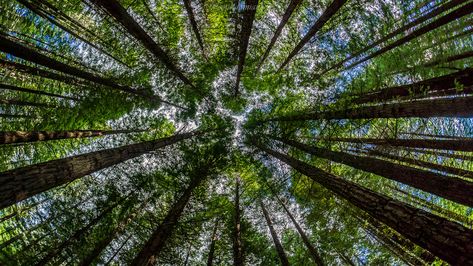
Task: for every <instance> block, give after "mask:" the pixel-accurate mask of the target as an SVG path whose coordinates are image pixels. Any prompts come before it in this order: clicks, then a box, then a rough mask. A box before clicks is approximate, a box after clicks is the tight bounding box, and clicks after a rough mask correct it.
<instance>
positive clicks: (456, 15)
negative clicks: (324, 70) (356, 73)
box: [346, 3, 473, 69]
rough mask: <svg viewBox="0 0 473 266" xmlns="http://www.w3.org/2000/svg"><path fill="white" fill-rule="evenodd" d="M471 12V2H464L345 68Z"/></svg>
mask: <svg viewBox="0 0 473 266" xmlns="http://www.w3.org/2000/svg"><path fill="white" fill-rule="evenodd" d="M471 12H473V3H469V4H466V5H464V6H462V7H460V8H457V9H455V10H453V11H452V12H450V13H448V14H446V15H444V16H442V17H440V18H438V19H437V20H434V21H432V22H430V23H429V24H427V25H425V26H423V27H421V28H419V29H417V30H415V31H413V32H411V33H410V34H408V35H406V36H405V37H402V38H400V39H399V40H397V41H395V42H393V43H391V44H389V45H386V46H385V47H383V48H381V49H379V50H378V51H376V52H373V53H372V54H370V55H368V56H366V57H364V58H362V59H360V60H358V61H356V62H354V63H352V64H351V65H349V66H348V67H347V68H346V69H351V68H353V67H355V66H357V65H359V64H361V63H363V62H366V61H368V60H370V59H372V58H374V57H376V56H378V55H381V54H384V53H386V52H388V51H390V50H392V49H394V48H396V47H398V46H400V45H403V44H405V43H407V42H409V41H411V40H413V39H415V38H418V37H420V36H422V35H424V34H426V33H427V32H430V31H432V30H435V29H437V28H439V27H441V26H443V25H445V24H448V23H450V22H452V21H454V20H457V19H459V18H461V17H464V16H466V15H469V14H470V13H471Z"/></svg>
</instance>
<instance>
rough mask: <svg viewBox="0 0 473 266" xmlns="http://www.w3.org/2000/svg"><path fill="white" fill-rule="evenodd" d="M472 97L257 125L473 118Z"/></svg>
mask: <svg viewBox="0 0 473 266" xmlns="http://www.w3.org/2000/svg"><path fill="white" fill-rule="evenodd" d="M471 106H473V96H467V97H458V98H446V99H427V100H420V101H412V102H403V103H389V104H383V105H375V106H364V107H357V108H348V109H346V110H341V111H325V112H313V113H305V114H294V115H283V116H279V117H274V118H270V119H266V120H260V121H258V123H260V124H261V123H264V122H269V121H285V122H292V121H304V120H319V119H326V120H335V119H372V118H409V117H418V118H429V117H464V118H469V117H473V110H472V109H471Z"/></svg>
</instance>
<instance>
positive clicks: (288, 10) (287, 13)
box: [258, 0, 302, 72]
mask: <svg viewBox="0 0 473 266" xmlns="http://www.w3.org/2000/svg"><path fill="white" fill-rule="evenodd" d="M301 2H302V0H291V2H290V3H289V5H288V7H287V8H286V11H285V12H284V15H283V16H282V19H281V22H279V25H278V27H277V28H276V31H275V32H274V35H273V38H271V41H270V42H269V45H268V48H266V51H265V52H264V54H263V57H262V58H261V61H260V63H259V66H258V72H259V70H260V69H261V66H262V65H263V63H264V60H266V58H267V57H268V55H269V53H270V52H271V49H273V46H274V44H275V43H276V41H277V40H278V38H279V35H281V32H282V30H283V28H284V26H286V23H287V22H288V21H289V18H290V17H291V15H292V13H293V12H294V11H295V10H296V9H297V7H298V6H299V4H300V3H301Z"/></svg>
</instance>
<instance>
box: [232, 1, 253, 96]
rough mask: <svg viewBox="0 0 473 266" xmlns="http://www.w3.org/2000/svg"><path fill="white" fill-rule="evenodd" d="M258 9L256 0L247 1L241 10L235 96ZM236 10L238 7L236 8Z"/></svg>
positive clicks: (237, 91)
mask: <svg viewBox="0 0 473 266" xmlns="http://www.w3.org/2000/svg"><path fill="white" fill-rule="evenodd" d="M257 7H258V0H247V1H245V6H244V10H243V21H242V25H241V31H240V45H239V47H240V48H239V50H238V67H237V76H236V85H235V96H237V95H238V94H239V90H240V78H241V73H242V72H243V67H244V66H245V58H246V53H247V51H248V43H249V41H250V35H251V29H252V28H253V21H254V19H255V14H256V8H257ZM237 8H238V7H237Z"/></svg>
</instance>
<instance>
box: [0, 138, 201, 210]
mask: <svg viewBox="0 0 473 266" xmlns="http://www.w3.org/2000/svg"><path fill="white" fill-rule="evenodd" d="M198 134H202V132H191V133H185V134H179V135H174V136H171V137H167V138H161V139H158V140H153V141H147V142H142V143H136V144H131V145H126V146H122V147H118V148H112V149H106V150H101V151H96V152H92V153H86V154H81V155H76V156H72V157H68V158H64V159H59V160H53V161H49V162H44V163H40V164H35V165H30V166H26V167H22V168H18V169H13V170H10V171H6V172H3V173H0V209H2V208H5V207H8V206H10V205H12V204H15V203H16V202H18V201H21V200H23V199H26V198H28V197H31V196H34V195H36V194H38V193H41V192H44V191H46V190H49V189H51V188H54V187H57V186H59V185H62V184H65V183H68V182H71V181H73V180H75V179H77V178H81V177H83V176H85V175H88V174H91V173H94V172H96V171H98V170H101V169H104V168H107V167H110V166H113V165H115V164H118V163H121V162H124V161H126V160H129V159H132V158H134V157H137V156H140V155H143V154H145V153H147V152H151V151H154V150H156V149H159V148H162V147H165V146H168V145H171V144H174V143H176V142H179V141H181V140H184V139H187V138H190V137H192V136H194V135H198Z"/></svg>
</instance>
